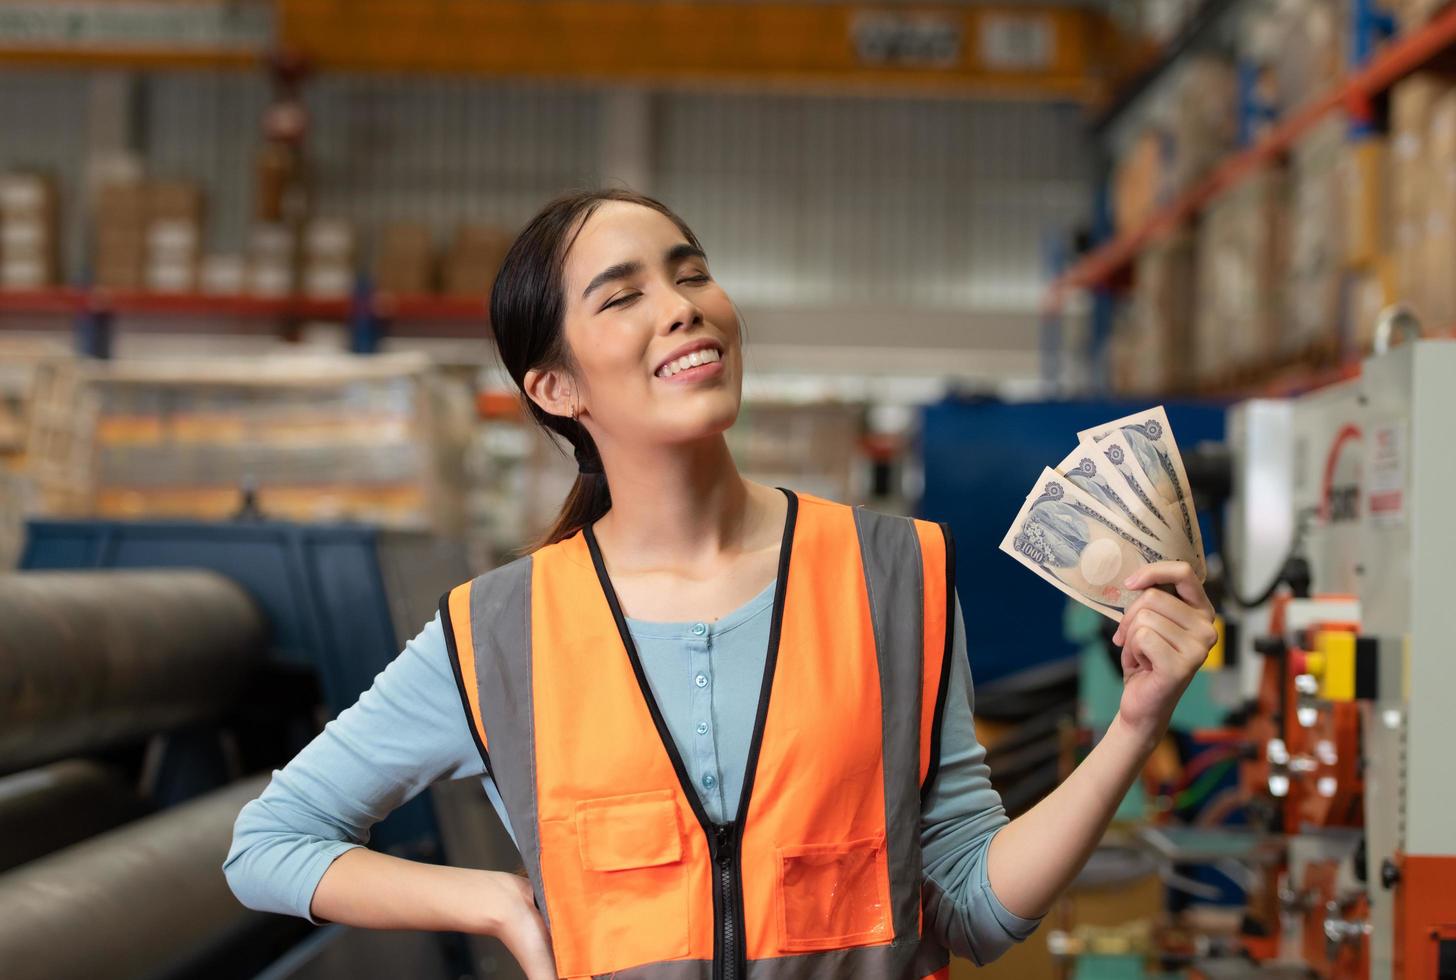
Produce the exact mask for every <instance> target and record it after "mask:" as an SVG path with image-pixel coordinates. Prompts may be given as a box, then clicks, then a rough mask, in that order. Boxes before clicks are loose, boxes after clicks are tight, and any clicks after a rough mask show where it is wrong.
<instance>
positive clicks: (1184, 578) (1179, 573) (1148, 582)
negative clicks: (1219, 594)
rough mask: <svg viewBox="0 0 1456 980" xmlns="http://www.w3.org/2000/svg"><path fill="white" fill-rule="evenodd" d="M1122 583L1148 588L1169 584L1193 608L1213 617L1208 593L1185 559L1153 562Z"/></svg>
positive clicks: (1127, 585) (1129, 586) (1125, 585)
mask: <svg viewBox="0 0 1456 980" xmlns="http://www.w3.org/2000/svg"><path fill="white" fill-rule="evenodd" d="M1123 585H1124V587H1126V588H1129V589H1150V588H1152V587H1153V586H1157V585H1171V586H1172V587H1173V590H1174V591H1175V592H1176V593H1177V594H1178V597H1179V598H1181V599H1182V600H1183V601H1184V602H1186V603H1188V604H1189V605H1190V606H1192V607H1193V608H1195V609H1200V610H1202V611H1204V612H1206V613H1207V614H1208V616H1209V618H1212V617H1213V603H1211V602H1209V601H1208V594H1207V593H1205V592H1204V591H1203V583H1202V582H1200V581H1198V575H1197V573H1195V572H1194V571H1193V566H1192V565H1190V564H1188V563H1187V562H1186V561H1158V562H1153V563H1152V564H1151V565H1148V566H1147V567H1145V568H1141V569H1139V570H1138V571H1136V572H1134V573H1133V574H1132V575H1130V576H1128V579H1127V581H1126V582H1124V583H1123Z"/></svg>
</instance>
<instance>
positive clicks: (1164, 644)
mask: <svg viewBox="0 0 1456 980" xmlns="http://www.w3.org/2000/svg"><path fill="white" fill-rule="evenodd" d="M1182 632H1183V631H1182V630H1180V629H1179V627H1178V625H1177V624H1176V623H1174V622H1173V621H1172V620H1171V619H1169V618H1168V617H1166V616H1164V615H1163V614H1162V613H1160V612H1158V611H1157V610H1156V609H1145V610H1143V613H1142V615H1141V616H1140V617H1139V618H1138V622H1137V624H1136V625H1134V626H1133V627H1131V629H1130V631H1129V633H1128V641H1127V644H1126V645H1125V646H1124V648H1123V649H1124V651H1125V652H1124V658H1123V662H1124V669H1126V662H1127V656H1128V655H1129V654H1130V655H1131V657H1132V658H1133V660H1134V662H1135V663H1136V664H1137V665H1139V666H1141V665H1146V666H1147V667H1148V668H1150V669H1153V670H1157V669H1158V668H1159V667H1161V668H1163V669H1164V670H1174V669H1176V668H1177V667H1178V666H1179V662H1180V660H1181V659H1182V654H1181V653H1180V651H1179V646H1178V639H1177V638H1178V637H1179V635H1180V634H1181V633H1182Z"/></svg>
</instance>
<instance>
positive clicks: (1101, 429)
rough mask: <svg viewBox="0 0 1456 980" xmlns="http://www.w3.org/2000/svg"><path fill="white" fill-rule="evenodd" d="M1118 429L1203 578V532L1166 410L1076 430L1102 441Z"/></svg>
mask: <svg viewBox="0 0 1456 980" xmlns="http://www.w3.org/2000/svg"><path fill="white" fill-rule="evenodd" d="M1119 432H1120V433H1121V434H1122V436H1123V438H1124V439H1125V440H1126V451H1128V452H1130V454H1131V456H1132V459H1133V460H1134V462H1135V463H1136V464H1137V469H1138V470H1139V471H1140V472H1141V473H1142V474H1143V476H1144V477H1145V478H1146V483H1145V488H1146V489H1147V490H1148V491H1149V492H1150V495H1151V496H1152V498H1153V499H1154V500H1156V501H1157V502H1158V504H1159V507H1158V511H1159V513H1161V514H1162V515H1163V519H1164V520H1165V521H1166V522H1167V523H1168V525H1169V526H1170V527H1172V528H1173V529H1174V530H1177V531H1180V532H1181V533H1182V534H1183V537H1184V538H1185V539H1186V540H1187V542H1188V545H1189V547H1191V548H1192V549H1193V559H1194V561H1193V566H1194V568H1195V570H1196V571H1197V572H1198V577H1199V578H1203V577H1204V575H1205V573H1206V568H1205V566H1204V561H1203V534H1202V532H1201V531H1200V530H1199V528H1198V513H1197V511H1196V510H1195V509H1194V506H1193V491H1192V489H1191V488H1190V487H1189V485H1188V473H1187V471H1186V470H1185V469H1184V468H1183V457H1182V455H1181V454H1180V453H1179V452H1178V444H1177V443H1176V442H1175V441H1174V439H1173V429H1172V426H1170V425H1169V424H1168V414H1167V412H1165V411H1164V410H1163V406H1161V405H1159V406H1157V407H1155V408H1150V409H1148V410H1146V411H1143V412H1136V413H1134V414H1132V415H1125V416H1123V417H1122V418H1120V419H1115V420H1113V421H1111V422H1108V423H1106V424H1105V425H1099V426H1096V427H1095V428H1091V429H1083V430H1082V431H1081V432H1078V433H1077V438H1078V439H1080V440H1084V441H1085V440H1088V439H1090V440H1092V441H1094V442H1097V443H1101V442H1103V441H1104V440H1106V439H1107V437H1108V436H1110V435H1112V434H1113V433H1119Z"/></svg>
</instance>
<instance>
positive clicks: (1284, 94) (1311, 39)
mask: <svg viewBox="0 0 1456 980" xmlns="http://www.w3.org/2000/svg"><path fill="white" fill-rule="evenodd" d="M1271 16H1272V17H1273V18H1274V19H1275V21H1276V26H1275V34H1276V36H1277V38H1278V41H1277V48H1276V50H1275V51H1274V58H1273V68H1274V74H1275V77H1276V80H1277V82H1276V85H1277V88H1278V100H1279V105H1280V107H1281V109H1282V111H1283V112H1284V113H1285V114H1286V115H1287V114H1288V113H1289V112H1290V111H1291V110H1293V109H1296V108H1298V107H1300V106H1302V105H1304V104H1305V103H1307V102H1309V101H1310V100H1311V99H1312V98H1314V97H1315V96H1318V95H1320V94H1321V93H1323V92H1325V91H1327V90H1328V89H1329V88H1330V87H1331V86H1332V85H1334V84H1335V83H1336V82H1338V81H1339V80H1340V77H1341V76H1342V75H1343V73H1344V71H1345V64H1346V58H1347V55H1346V51H1347V42H1346V37H1347V25H1348V23H1349V20H1350V4H1349V0H1281V2H1280V3H1278V4H1277V5H1275V6H1274V7H1273V8H1272V13H1271Z"/></svg>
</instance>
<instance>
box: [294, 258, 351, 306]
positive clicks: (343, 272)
mask: <svg viewBox="0 0 1456 980" xmlns="http://www.w3.org/2000/svg"><path fill="white" fill-rule="evenodd" d="M353 289H354V270H353V268H352V267H351V266H349V265H345V264H342V263H337V262H326V263H315V264H313V265H310V266H309V267H308V268H307V269H305V270H304V273H303V293H304V295H305V296H310V297H313V298H314V299H339V298H342V297H346V296H348V295H349V294H350V293H351V292H353Z"/></svg>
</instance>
